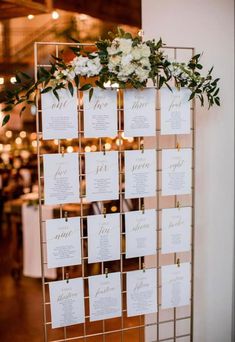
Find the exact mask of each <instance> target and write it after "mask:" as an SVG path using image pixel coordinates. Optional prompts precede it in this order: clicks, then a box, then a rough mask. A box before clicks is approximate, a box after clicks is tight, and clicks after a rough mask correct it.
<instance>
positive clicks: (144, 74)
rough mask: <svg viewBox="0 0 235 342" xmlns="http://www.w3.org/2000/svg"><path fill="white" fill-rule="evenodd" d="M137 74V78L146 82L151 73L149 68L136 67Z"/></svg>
mask: <svg viewBox="0 0 235 342" xmlns="http://www.w3.org/2000/svg"><path fill="white" fill-rule="evenodd" d="M135 74H136V76H137V79H138V80H139V81H140V82H144V81H146V80H147V78H148V75H149V70H145V69H143V68H142V67H137V68H136V69H135Z"/></svg>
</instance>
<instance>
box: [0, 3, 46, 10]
mask: <svg viewBox="0 0 235 342" xmlns="http://www.w3.org/2000/svg"><path fill="white" fill-rule="evenodd" d="M2 2H3V3H4V2H5V3H9V4H12V5H14V6H16V7H23V8H26V9H31V10H35V11H38V12H47V11H48V8H47V6H46V2H45V4H43V3H38V2H35V1H31V0H2Z"/></svg>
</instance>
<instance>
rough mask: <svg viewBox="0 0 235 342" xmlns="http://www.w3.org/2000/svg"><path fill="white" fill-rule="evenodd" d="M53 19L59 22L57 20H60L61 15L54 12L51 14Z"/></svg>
mask: <svg viewBox="0 0 235 342" xmlns="http://www.w3.org/2000/svg"><path fill="white" fill-rule="evenodd" d="M51 17H52V19H54V20H57V19H59V17H60V15H59V13H58V12H57V11H53V12H52V13H51Z"/></svg>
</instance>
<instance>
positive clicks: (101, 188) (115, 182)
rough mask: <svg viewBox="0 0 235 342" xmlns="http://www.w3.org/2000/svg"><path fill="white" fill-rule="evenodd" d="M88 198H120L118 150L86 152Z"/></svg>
mask: <svg viewBox="0 0 235 342" xmlns="http://www.w3.org/2000/svg"><path fill="white" fill-rule="evenodd" d="M85 169H86V198H87V200H88V201H90V202H92V201H105V200H112V199H118V198H119V179H118V152H117V151H112V152H105V153H104V152H87V153H86V154H85Z"/></svg>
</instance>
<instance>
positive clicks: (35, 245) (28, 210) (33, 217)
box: [22, 204, 56, 279]
mask: <svg viewBox="0 0 235 342" xmlns="http://www.w3.org/2000/svg"><path fill="white" fill-rule="evenodd" d="M42 216H43V220H46V219H52V218H53V207H49V206H43V207H42ZM43 227H44V228H45V224H43ZM22 230H23V274H24V275H25V276H27V277H33V278H40V277H41V274H42V273H41V251H40V228H39V210H38V206H36V207H35V206H27V204H24V205H23V206H22ZM43 240H44V241H45V234H44V239H43ZM44 255H45V253H44ZM44 262H46V260H44ZM44 273H45V277H46V278H51V279H55V278H56V269H48V268H47V266H46V265H44Z"/></svg>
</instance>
